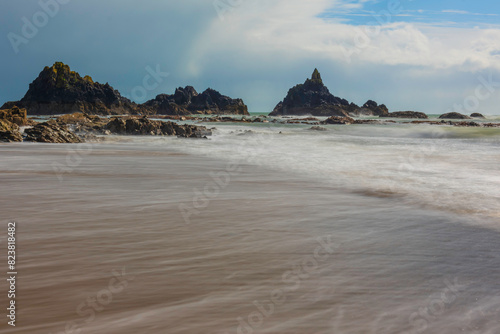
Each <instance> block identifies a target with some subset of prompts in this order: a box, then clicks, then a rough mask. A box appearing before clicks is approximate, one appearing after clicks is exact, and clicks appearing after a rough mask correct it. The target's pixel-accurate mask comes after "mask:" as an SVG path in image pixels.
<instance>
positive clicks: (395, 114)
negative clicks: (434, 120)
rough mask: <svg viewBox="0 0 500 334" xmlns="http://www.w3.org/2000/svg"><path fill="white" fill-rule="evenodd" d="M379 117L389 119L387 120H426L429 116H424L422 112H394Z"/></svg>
mask: <svg viewBox="0 0 500 334" xmlns="http://www.w3.org/2000/svg"><path fill="white" fill-rule="evenodd" d="M380 117H389V118H420V119H428V118H429V116H427V115H426V114H424V113H423V112H418V111H396V112H391V113H388V114H385V115H380Z"/></svg>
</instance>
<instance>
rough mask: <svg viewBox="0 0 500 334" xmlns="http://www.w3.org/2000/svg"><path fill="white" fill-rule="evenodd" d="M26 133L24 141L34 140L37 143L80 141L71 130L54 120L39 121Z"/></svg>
mask: <svg viewBox="0 0 500 334" xmlns="http://www.w3.org/2000/svg"><path fill="white" fill-rule="evenodd" d="M24 132H25V133H26V139H25V141H34V142H38V143H81V142H82V140H81V139H80V137H78V136H77V135H76V134H74V133H73V132H71V131H69V130H68V129H66V127H64V126H61V125H60V124H58V123H57V122H56V121H53V120H51V121H49V122H45V123H39V124H37V125H35V126H34V127H32V128H30V129H26V130H25V131H24Z"/></svg>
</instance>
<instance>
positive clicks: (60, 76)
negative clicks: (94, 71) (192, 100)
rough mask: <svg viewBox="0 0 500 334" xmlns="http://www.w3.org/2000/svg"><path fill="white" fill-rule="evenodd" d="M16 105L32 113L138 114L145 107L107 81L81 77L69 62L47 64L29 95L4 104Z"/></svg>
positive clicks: (33, 83)
mask: <svg viewBox="0 0 500 334" xmlns="http://www.w3.org/2000/svg"><path fill="white" fill-rule="evenodd" d="M14 105H17V106H19V107H21V108H26V109H27V111H28V114H30V115H55V114H68V113H73V112H86V113H90V114H102V115H113V114H136V113H142V112H144V110H142V109H143V108H142V107H140V106H138V105H137V104H135V103H134V102H131V101H130V100H129V99H127V98H125V97H122V96H121V95H120V93H119V92H118V91H117V90H115V89H113V87H111V86H110V85H109V84H108V83H106V84H100V83H98V82H94V81H93V80H92V78H91V77H89V76H85V77H84V78H82V77H81V76H80V75H79V74H78V73H76V72H74V71H71V69H70V68H69V66H68V65H65V64H63V63H61V62H56V63H55V64H54V65H53V66H52V67H48V66H46V67H45V68H44V69H43V71H42V72H41V73H40V74H39V76H38V78H36V79H35V81H33V82H32V83H31V84H30V86H29V89H28V92H27V93H26V95H25V96H24V97H23V98H22V99H21V101H17V102H7V103H6V104H4V107H7V108H11V107H12V106H14Z"/></svg>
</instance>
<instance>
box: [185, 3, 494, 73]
mask: <svg viewBox="0 0 500 334" xmlns="http://www.w3.org/2000/svg"><path fill="white" fill-rule="evenodd" d="M347 5H360V3H359V2H356V3H352V2H349V3H346V2H343V1H328V0H313V1H307V2H306V1H303V0H276V1H264V0H255V1H252V0H246V1H243V3H242V4H241V6H240V7H238V8H235V9H234V10H233V11H232V12H230V13H229V12H228V13H227V15H226V17H225V20H224V21H221V20H215V21H214V22H213V24H212V25H211V27H210V29H209V30H208V31H207V32H206V33H205V34H203V35H202V36H201V37H200V39H199V41H198V42H196V43H195V44H194V45H195V47H194V49H193V52H192V53H191V55H192V56H191V59H190V61H189V64H190V66H189V68H190V69H191V71H193V74H195V73H197V72H199V71H200V66H201V64H203V59H207V57H209V56H210V54H215V53H220V52H224V50H225V49H227V50H228V52H231V51H230V50H234V49H237V50H239V53H240V54H241V55H243V57H254V58H255V57H256V58H257V59H258V58H260V57H262V58H265V57H269V56H271V57H272V56H273V55H275V56H279V57H282V59H283V60H284V61H286V59H293V58H297V59H299V58H303V57H309V58H320V59H325V58H327V59H330V60H331V61H334V62H346V63H349V62H348V59H347V57H346V53H347V54H350V53H352V55H351V56H350V57H349V61H350V62H352V63H355V64H356V63H372V64H380V65H411V66H423V67H428V68H435V69H442V68H451V67H454V68H457V69H461V70H463V71H477V70H480V69H485V68H496V69H500V64H499V62H498V59H497V58H496V57H494V55H492V51H495V50H499V49H500V29H466V28H450V27H439V26H432V25H423V24H412V23H393V21H394V17H388V16H381V17H380V18H379V19H380V20H381V24H380V25H375V26H352V25H349V24H345V23H342V21H341V20H335V19H328V20H324V19H321V18H319V17H318V15H320V14H321V13H323V12H324V11H326V10H328V9H331V8H332V7H333V8H335V6H338V7H340V8H345V6H347ZM398 14H400V13H395V14H394V16H396V15H398ZM373 21H375V19H374V20H373Z"/></svg>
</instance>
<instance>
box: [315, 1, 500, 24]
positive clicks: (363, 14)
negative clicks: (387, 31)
mask: <svg viewBox="0 0 500 334" xmlns="http://www.w3.org/2000/svg"><path fill="white" fill-rule="evenodd" d="M398 2H399V5H397V8H398V11H397V14H396V15H393V16H392V17H391V20H392V21H393V22H414V23H427V24H434V25H443V24H446V25H450V26H455V27H474V26H481V27H485V26H488V25H498V24H499V23H500V22H499V20H500V16H499V15H500V2H498V1H493V0H490V1H471V0H444V1H429V0H400V1H398ZM344 3H345V4H346V5H349V4H350V5H352V6H353V7H354V8H344V9H342V10H340V11H339V10H338V9H337V8H335V6H333V7H332V8H331V9H330V10H328V11H326V12H324V13H322V14H320V17H325V18H341V19H343V20H345V21H344V22H346V23H349V24H353V25H362V24H374V23H375V22H376V20H374V15H379V14H380V13H381V12H383V11H387V10H388V1H381V0H368V1H365V2H361V1H357V0H353V1H344ZM395 6H396V5H395Z"/></svg>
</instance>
